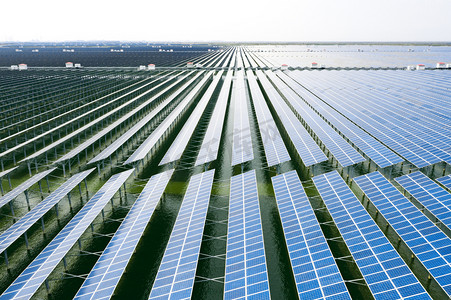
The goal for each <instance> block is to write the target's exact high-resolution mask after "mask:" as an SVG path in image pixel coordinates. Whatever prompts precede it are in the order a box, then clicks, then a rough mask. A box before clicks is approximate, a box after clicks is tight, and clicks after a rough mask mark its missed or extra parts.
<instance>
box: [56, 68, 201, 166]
mask: <svg viewBox="0 0 451 300" xmlns="http://www.w3.org/2000/svg"><path fill="white" fill-rule="evenodd" d="M188 76H189V74H185V76H183V77H182V78H180V79H178V80H177V81H176V82H174V83H172V84H170V85H169V86H168V87H166V88H165V89H163V90H162V91H161V92H158V93H157V94H156V95H155V96H153V97H152V98H151V99H150V100H149V101H148V102H149V103H150V102H152V101H154V100H156V99H158V97H160V96H162V95H163V94H164V93H166V92H167V91H170V90H171V89H172V88H173V87H174V86H176V85H177V84H179V83H180V82H181V81H183V80H184V79H186V78H187V77H188ZM196 78H197V76H195V77H193V78H191V79H190V80H188V81H187V82H186V83H185V84H184V85H183V86H182V87H180V88H179V89H177V90H176V91H175V92H174V93H172V94H171V95H170V96H169V97H167V98H166V99H165V100H163V101H162V102H161V103H159V104H158V105H157V106H156V107H155V108H154V109H152V111H150V112H149V113H148V114H147V115H146V116H144V117H143V118H142V119H141V120H139V121H138V122H137V123H136V124H135V125H133V126H132V127H131V128H130V129H128V130H127V131H126V132H125V133H124V134H122V135H121V136H120V137H119V138H118V139H116V140H114V141H113V143H111V144H110V145H109V146H108V147H106V148H105V149H104V150H102V151H101V152H100V153H99V154H98V155H96V156H95V157H94V158H93V159H91V160H90V161H89V162H88V163H90V164H91V163H95V162H98V161H101V160H103V159H106V158H108V157H110V156H111V155H112V154H113V153H114V152H115V151H117V149H119V148H120V147H121V146H122V145H123V144H124V143H125V142H126V141H128V140H129V139H130V138H131V137H132V136H133V135H134V134H136V133H137V132H138V131H139V130H141V129H142V128H143V127H144V126H145V125H146V124H148V123H149V122H150V121H151V120H152V119H153V118H154V117H155V116H156V115H157V114H158V113H159V112H161V111H162V110H163V109H164V108H165V107H166V106H167V105H168V104H169V103H171V102H172V100H174V98H176V97H177V96H178V95H179V94H180V93H181V92H182V91H183V90H184V89H185V88H186V87H188V86H189V85H190V84H191V83H192V82H194V81H195V80H196ZM138 111H139V110H134V111H132V114H131V115H133V114H135V113H136V112H138ZM62 159H63V158H61V159H60V161H61V160H62Z"/></svg>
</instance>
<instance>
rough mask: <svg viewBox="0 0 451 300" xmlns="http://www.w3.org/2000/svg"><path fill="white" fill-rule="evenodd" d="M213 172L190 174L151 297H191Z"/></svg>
mask: <svg viewBox="0 0 451 300" xmlns="http://www.w3.org/2000/svg"><path fill="white" fill-rule="evenodd" d="M214 172H215V171H214V170H210V171H207V172H204V173H200V174H197V175H194V176H193V177H191V180H190V182H189V185H188V188H187V190H186V194H185V197H184V198H183V202H182V206H181V207H180V211H179V214H178V215H177V219H176V221H175V224H174V228H173V229H172V233H171V236H170V238H169V242H168V245H167V246H166V250H165V252H164V255H163V259H162V260H161V264H160V268H159V269H158V273H157V275H156V278H155V281H154V283H153V286H152V290H151V291H150V296H149V299H169V298H170V299H189V298H191V293H192V289H193V284H194V279H195V276H196V268H197V261H198V258H199V252H200V245H201V242H202V235H203V232H204V225H205V219H206V216H207V210H208V205H209V201H210V193H211V187H212V184H213V177H214Z"/></svg>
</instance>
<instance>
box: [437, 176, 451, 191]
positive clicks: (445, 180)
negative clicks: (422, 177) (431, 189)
mask: <svg viewBox="0 0 451 300" xmlns="http://www.w3.org/2000/svg"><path fill="white" fill-rule="evenodd" d="M436 180H437V182H438V183H440V184H442V185H443V186H444V187H446V188H447V189H449V190H451V175H448V176H444V177H441V178H437V179H436Z"/></svg>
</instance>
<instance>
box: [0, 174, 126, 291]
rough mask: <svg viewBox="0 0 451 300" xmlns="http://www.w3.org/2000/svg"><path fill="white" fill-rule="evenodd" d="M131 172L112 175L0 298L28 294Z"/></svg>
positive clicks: (56, 263)
mask: <svg viewBox="0 0 451 300" xmlns="http://www.w3.org/2000/svg"><path fill="white" fill-rule="evenodd" d="M132 173H133V169H131V170H128V171H125V172H122V173H119V174H116V175H113V176H112V177H111V178H110V179H109V180H108V181H107V182H106V183H105V184H104V185H103V186H102V187H101V188H100V190H99V191H98V192H97V193H96V194H95V195H94V196H93V197H92V198H91V199H90V200H89V201H88V202H87V203H86V204H85V206H83V208H82V209H81V210H80V211H79V212H78V213H77V214H76V215H75V216H74V217H73V218H72V219H71V220H70V221H69V223H68V224H67V225H66V226H65V227H64V228H63V229H62V230H61V231H60V232H59V233H58V235H57V236H56V237H55V238H54V239H53V240H52V241H51V242H50V243H49V244H48V245H47V247H45V248H44V250H43V251H42V252H41V253H39V255H38V256H37V257H36V258H35V259H34V260H33V261H32V262H31V264H30V265H29V266H28V267H27V268H26V269H25V270H24V271H23V272H22V274H20V275H19V277H17V278H16V280H14V282H13V283H12V284H11V285H10V286H9V287H8V288H7V289H6V291H5V292H3V294H2V295H1V296H0V299H28V298H31V296H32V295H33V294H34V293H35V292H36V290H37V289H38V288H39V286H40V285H41V284H42V283H43V282H44V280H45V279H46V278H47V277H48V276H49V275H50V273H51V272H52V271H53V269H54V268H55V267H56V266H57V265H58V263H59V262H60V261H61V259H63V257H64V256H65V255H66V254H67V252H69V250H70V249H71V248H72V246H73V245H74V244H75V242H76V241H77V240H78V239H79V238H80V237H81V235H82V234H83V232H84V231H85V230H86V228H88V226H89V224H91V222H92V221H93V220H94V219H95V218H96V216H97V215H98V214H99V213H100V211H101V210H102V209H103V208H104V206H105V205H106V204H107V203H108V201H109V200H110V199H111V198H112V197H113V196H114V194H115V193H116V192H117V190H118V189H119V188H120V187H121V185H122V184H123V183H124V182H125V181H126V180H127V178H128V177H129V176H130V175H131V174H132Z"/></svg>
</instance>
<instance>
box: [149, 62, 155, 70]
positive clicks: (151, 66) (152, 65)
mask: <svg viewBox="0 0 451 300" xmlns="http://www.w3.org/2000/svg"><path fill="white" fill-rule="evenodd" d="M147 70H149V71H150V70H155V65H154V64H149V65H148V66H147Z"/></svg>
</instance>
